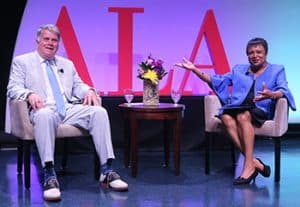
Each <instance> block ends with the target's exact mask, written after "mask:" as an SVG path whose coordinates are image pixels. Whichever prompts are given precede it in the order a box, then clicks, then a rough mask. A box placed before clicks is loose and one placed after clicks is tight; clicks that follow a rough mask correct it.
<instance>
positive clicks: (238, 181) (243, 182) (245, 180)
mask: <svg viewBox="0 0 300 207" xmlns="http://www.w3.org/2000/svg"><path fill="white" fill-rule="evenodd" d="M257 175H258V172H257V170H254V172H253V173H252V174H251V175H250V176H249V177H248V178H243V177H241V176H239V177H238V178H236V179H234V180H233V185H246V184H249V183H251V181H252V180H253V182H255V178H256V176H257Z"/></svg>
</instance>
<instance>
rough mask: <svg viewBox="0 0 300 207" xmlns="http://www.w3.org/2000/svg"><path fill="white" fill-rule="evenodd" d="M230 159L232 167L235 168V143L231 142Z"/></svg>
mask: <svg viewBox="0 0 300 207" xmlns="http://www.w3.org/2000/svg"><path fill="white" fill-rule="evenodd" d="M230 147H231V160H232V167H233V168H234V169H235V164H236V155H235V145H234V144H233V142H231V146H230Z"/></svg>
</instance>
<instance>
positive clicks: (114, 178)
mask: <svg viewBox="0 0 300 207" xmlns="http://www.w3.org/2000/svg"><path fill="white" fill-rule="evenodd" d="M99 180H100V182H101V185H102V186H103V187H106V188H111V189H113V190H115V191H127V190H128V184H127V183H126V182H124V181H123V180H121V177H120V175H118V174H117V173H116V172H114V171H112V172H109V173H107V174H106V175H104V174H102V173H101V175H100V179H99Z"/></svg>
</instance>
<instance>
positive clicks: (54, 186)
mask: <svg viewBox="0 0 300 207" xmlns="http://www.w3.org/2000/svg"><path fill="white" fill-rule="evenodd" d="M60 195H61V193H60V190H59V183H58V181H57V179H56V178H55V177H54V178H50V179H48V180H46V181H45V183H44V199H45V200H46V201H60V200H61V197H60Z"/></svg>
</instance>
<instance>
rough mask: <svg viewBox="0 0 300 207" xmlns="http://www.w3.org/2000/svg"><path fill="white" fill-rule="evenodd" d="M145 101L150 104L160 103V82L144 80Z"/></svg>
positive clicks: (145, 103)
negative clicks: (154, 82)
mask: <svg viewBox="0 0 300 207" xmlns="http://www.w3.org/2000/svg"><path fill="white" fill-rule="evenodd" d="M143 103H144V105H148V106H156V105H159V84H153V83H152V82H151V81H149V80H144V90H143Z"/></svg>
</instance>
